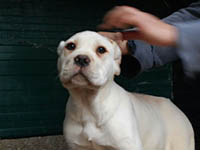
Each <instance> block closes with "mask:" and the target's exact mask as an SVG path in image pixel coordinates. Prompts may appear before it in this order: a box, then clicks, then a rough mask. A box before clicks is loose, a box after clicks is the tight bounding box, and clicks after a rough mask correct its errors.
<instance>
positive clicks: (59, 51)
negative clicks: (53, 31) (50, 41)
mask: <svg viewBox="0 0 200 150" xmlns="http://www.w3.org/2000/svg"><path fill="white" fill-rule="evenodd" d="M64 47H65V42H64V41H61V42H60V43H59V45H58V48H57V53H58V55H60V54H61V53H62V51H63V49H64Z"/></svg>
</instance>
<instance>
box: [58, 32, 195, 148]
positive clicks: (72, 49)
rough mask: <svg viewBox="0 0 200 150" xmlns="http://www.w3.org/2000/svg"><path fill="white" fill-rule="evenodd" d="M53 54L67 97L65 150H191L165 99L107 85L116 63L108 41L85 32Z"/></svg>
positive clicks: (177, 114)
mask: <svg viewBox="0 0 200 150" xmlns="http://www.w3.org/2000/svg"><path fill="white" fill-rule="evenodd" d="M58 54H59V59H58V70H59V77H60V80H61V82H62V84H63V86H64V87H65V88H67V89H68V91H69V93H70V97H69V99H68V103H67V108H66V117H65V121H64V135H65V138H66V141H67V143H68V146H69V147H68V150H194V134H193V129H192V126H191V124H190V122H189V121H188V119H187V118H186V116H185V115H184V114H183V113H182V112H181V111H180V110H179V109H178V108H177V107H176V106H175V105H174V104H172V102H171V101H170V100H169V99H166V98H162V97H155V96H149V95H142V94H136V93H129V92H127V91H125V90H124V89H123V88H122V87H120V86H119V85H117V84H116V83H115V82H114V81H113V78H114V75H119V74H120V66H119V65H120V61H121V52H120V49H119V47H118V45H117V44H116V43H115V42H114V41H111V40H109V39H107V38H106V37H103V36H101V35H100V34H98V33H95V32H91V31H85V32H81V33H77V34H75V35H74V36H72V37H71V38H70V39H68V40H67V41H65V42H64V41H62V42H61V43H60V45H59V47H58ZM133 69H134V68H133Z"/></svg>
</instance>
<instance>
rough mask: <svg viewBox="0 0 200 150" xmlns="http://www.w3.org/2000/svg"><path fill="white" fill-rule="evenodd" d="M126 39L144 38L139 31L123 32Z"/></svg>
mask: <svg viewBox="0 0 200 150" xmlns="http://www.w3.org/2000/svg"><path fill="white" fill-rule="evenodd" d="M122 35H123V39H124V40H142V38H143V35H142V34H141V32H139V31H128V32H122Z"/></svg>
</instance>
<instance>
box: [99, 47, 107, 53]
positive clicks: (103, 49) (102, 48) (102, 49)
mask: <svg viewBox="0 0 200 150" xmlns="http://www.w3.org/2000/svg"><path fill="white" fill-rule="evenodd" d="M97 52H98V53H100V54H103V53H105V52H106V49H105V47H102V46H100V47H98V48H97Z"/></svg>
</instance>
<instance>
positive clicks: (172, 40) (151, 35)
mask: <svg viewBox="0 0 200 150" xmlns="http://www.w3.org/2000/svg"><path fill="white" fill-rule="evenodd" d="M129 27H137V29H138V30H136V31H129V32H123V33H122V35H123V36H122V37H123V39H125V40H131V39H132V40H135V39H137V40H143V41H146V42H148V43H149V44H153V45H160V46H173V45H175V44H176V40H177V31H176V28H175V27H174V26H172V25H169V24H166V23H164V22H163V21H161V20H160V19H159V18H157V17H155V16H153V15H151V14H149V13H145V12H142V11H140V10H138V9H136V8H133V7H128V6H120V7H115V8H114V9H112V10H110V11H109V12H108V13H107V14H106V15H105V16H104V19H103V23H102V24H101V25H100V26H99V28H101V29H111V28H122V29H123V28H129Z"/></svg>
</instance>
